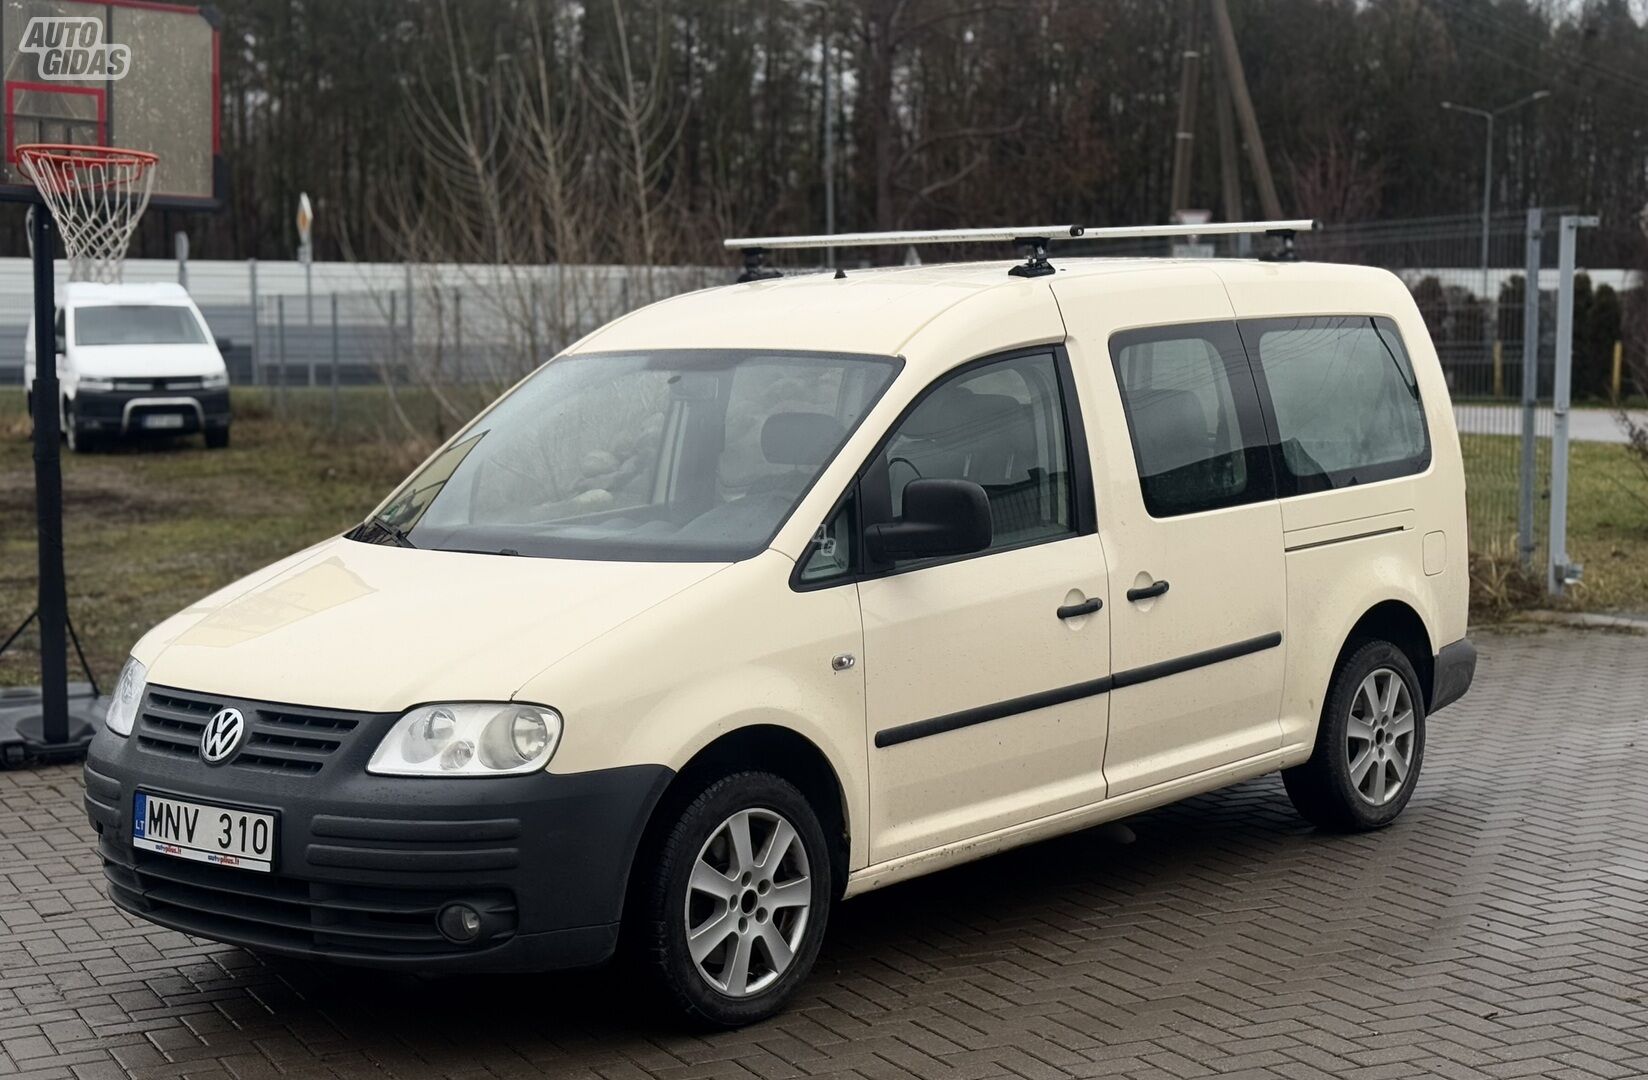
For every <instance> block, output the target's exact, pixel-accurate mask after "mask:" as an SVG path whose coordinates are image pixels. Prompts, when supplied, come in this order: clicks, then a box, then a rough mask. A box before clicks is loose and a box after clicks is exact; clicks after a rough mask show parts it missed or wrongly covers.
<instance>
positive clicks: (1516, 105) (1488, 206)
mask: <svg viewBox="0 0 1648 1080" xmlns="http://www.w3.org/2000/svg"><path fill="white" fill-rule="evenodd" d="M1550 96H1551V92H1550V91H1549V90H1535V91H1534V92H1533V93H1531V94H1529V95H1528V96H1527V97H1525V98H1520V99H1518V100H1516V101H1513V102H1511V103H1510V104H1509V105H1501V106H1500V107H1499V108H1497V109H1478V108H1474V107H1472V106H1470V105H1460V104H1458V103H1457V102H1452V101H1444V102H1443V103H1442V107H1443V108H1444V109H1448V110H1450V111H1452V112H1462V113H1468V114H1469V115H1471V116H1479V117H1481V118H1482V119H1484V120H1486V121H1487V122H1488V140H1487V146H1486V148H1485V149H1484V150H1483V155H1482V302H1483V304H1488V303H1490V302H1491V300H1492V298H1491V297H1489V296H1488V231H1489V229H1490V228H1491V226H1492V214H1493V140H1494V121H1495V120H1496V119H1498V118H1499V117H1501V116H1504V115H1505V114H1506V113H1508V112H1514V111H1515V110H1517V109H1520V108H1522V107H1523V106H1524V105H1532V104H1533V103H1534V102H1536V101H1540V100H1542V99H1544V98H1548V97H1550ZM1529 287H1531V288H1537V287H1538V286H1537V285H1533V284H1530V286H1529Z"/></svg>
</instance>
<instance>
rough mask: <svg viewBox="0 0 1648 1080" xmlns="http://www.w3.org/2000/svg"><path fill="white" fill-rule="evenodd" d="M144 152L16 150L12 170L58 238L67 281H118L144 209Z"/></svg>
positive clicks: (149, 166) (149, 161)
mask: <svg viewBox="0 0 1648 1080" xmlns="http://www.w3.org/2000/svg"><path fill="white" fill-rule="evenodd" d="M159 160H160V158H159V157H158V156H157V155H155V154H151V153H148V152H147V151H143V150H121V149H117V148H115V147H111V146H74V145H69V144H65V143H36V144H33V145H29V146H19V147H18V148H17V167H18V169H19V170H21V171H22V173H23V174H24V175H25V176H27V177H28V178H29V179H30V180H32V181H33V182H34V186H35V188H36V189H37V190H38V191H39V192H40V197H41V198H42V199H44V200H45V203H46V206H47V208H49V209H50V210H51V213H52V217H53V218H55V219H56V221H57V227H58V229H59V231H60V232H62V234H63V250H64V251H66V252H67V253H68V256H69V280H70V281H100V282H104V283H112V282H116V281H119V280H120V269H121V266H122V264H123V263H124V262H125V259H126V246H127V244H129V243H130V242H131V239H132V231H133V230H134V229H136V228H137V223H138V220H139V219H140V218H142V217H143V211H144V210H146V209H148V206H149V192H150V190H151V189H152V188H153V186H154V166H155V163H156V162H157V161H159Z"/></svg>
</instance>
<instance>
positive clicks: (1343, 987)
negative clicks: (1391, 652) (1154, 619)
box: [0, 632, 1648, 1080]
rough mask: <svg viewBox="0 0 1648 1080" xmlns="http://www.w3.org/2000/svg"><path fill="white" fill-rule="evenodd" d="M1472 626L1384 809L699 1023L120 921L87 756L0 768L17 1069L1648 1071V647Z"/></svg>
mask: <svg viewBox="0 0 1648 1080" xmlns="http://www.w3.org/2000/svg"><path fill="white" fill-rule="evenodd" d="M1483 645H1484V648H1483V659H1482V669H1481V671H1480V673H1479V676H1478V682H1477V687H1476V689H1475V691H1474V692H1473V693H1472V695H1471V696H1470V697H1468V698H1467V699H1466V700H1465V701H1464V702H1462V703H1461V704H1460V705H1457V706H1455V707H1454V708H1452V709H1450V710H1448V711H1447V712H1446V713H1445V714H1442V715H1441V716H1439V717H1438V720H1437V723H1436V724H1435V725H1434V726H1433V728H1432V730H1431V745H1430V749H1429V753H1428V755H1427V761H1426V766H1425V773H1424V777H1423V780H1422V781H1421V784H1420V788H1419V792H1418V795H1417V797H1416V798H1415V799H1414V801H1413V803H1412V805H1411V806H1410V807H1409V809H1408V811H1407V813H1406V814H1405V816H1404V817H1403V818H1402V820H1401V821H1400V822H1399V823H1398V824H1397V825H1396V826H1395V827H1393V828H1391V829H1389V830H1386V831H1384V832H1381V833H1378V834H1376V835H1369V836H1358V837H1336V836H1323V835H1318V834H1316V833H1315V832H1313V831H1312V830H1310V829H1309V828H1307V827H1305V826H1303V825H1302V824H1301V823H1300V822H1299V820H1298V819H1297V818H1295V817H1294V816H1293V814H1292V813H1291V811H1290V810H1289V807H1288V804H1287V800H1286V797H1285V795H1284V794H1283V792H1282V787H1281V784H1280V782H1278V781H1277V780H1276V779H1274V778H1269V779H1266V780H1263V781H1259V782H1255V783H1250V784H1245V785H1243V786H1241V787H1239V788H1235V789H1232V790H1230V791H1226V792H1222V793H1220V794H1217V795H1214V796H1210V797H1206V798H1201V799H1197V800H1194V801H1192V802H1189V803H1186V804H1183V805H1181V806H1178V807H1174V808H1171V809H1168V810H1163V811H1159V812H1155V813H1151V814H1147V815H1144V816H1142V817H1139V818H1136V819H1134V820H1133V821H1132V822H1131V825H1132V827H1133V829H1134V830H1136V833H1137V841H1136V842H1134V843H1132V844H1123V843H1121V842H1119V838H1118V837H1116V836H1115V834H1114V832H1113V831H1111V832H1109V833H1107V832H1106V831H1105V830H1098V831H1095V832H1090V833H1086V834H1082V835H1079V836H1075V837H1070V838H1066V839H1063V840H1059V841H1054V842H1051V843H1048V844H1043V845H1041V846H1038V847H1034V848H1030V849H1026V850H1023V851H1019V852H1015V853H1011V854H1008V855H1005V856H1002V857H999V858H996V859H993V860H990V861H988V862H985V863H982V864H977V865H975V866H972V867H967V868H962V869H960V870H956V871H953V872H950V873H947V874H943V875H940V876H938V877H936V878H929V879H927V880H924V881H921V882H916V883H913V884H910V885H905V886H900V887H897V888H894V889H890V890H887V891H885V892H882V893H877V894H873V895H871V896H868V897H864V898H863V899H860V900H857V901H854V902H852V903H850V904H847V905H845V906H844V907H843V908H842V909H840V911H839V912H838V914H837V918H836V919H835V921H834V924H833V926H832V928H831V932H830V936H829V939H828V943H827V944H826V946H825V954H824V957H823V959H822V961H821V963H820V966H819V970H818V972H817V973H816V975H815V976H814V978H813V980H812V983H811V984H810V986H809V987H808V988H807V990H806V991H805V992H804V994H803V996H802V997H801V999H800V1001H799V1002H798V1003H797V1005H796V1007H795V1008H794V1009H793V1011H791V1012H790V1013H789V1014H787V1015H786V1016H784V1017H781V1018H780V1019H778V1020H775V1021H772V1022H769V1023H767V1024H764V1025H761V1026H758V1027H755V1028H751V1029H748V1030H745V1031H741V1032H736V1033H730V1034H726V1035H718V1036H714V1037H710V1038H700V1037H696V1036H691V1035H683V1034H680V1033H679V1032H677V1031H672V1030H670V1029H669V1028H667V1027H665V1026H662V1025H660V1024H658V1023H656V1022H650V1023H648V1022H641V1021H639V1020H637V1019H636V1018H634V1017H633V1016H631V1015H630V1009H629V1001H630V999H631V996H632V995H631V994H630V993H629V992H628V988H627V987H626V986H624V984H623V982H622V980H621V978H619V977H618V976H615V975H612V974H602V975H593V976H591V975H585V976H578V977H556V978H537V979H527V978H521V979H508V980H501V979H500V980H479V979H477V980H462V981H457V980H449V981H430V982H422V981H416V980H410V979H400V978H386V977H382V976H375V975H369V974H345V975H341V976H340V975H338V974H336V973H325V972H319V971H316V970H313V969H310V968H307V967H305V966H302V965H293V966H282V967H279V968H270V967H266V966H264V965H263V964H262V963H260V962H259V961H258V960H256V959H254V958H253V957H251V956H249V955H247V954H245V953H243V952H241V951H239V950H238V949H232V948H226V947H224V946H219V945H211V944H207V943H202V942H195V941H191V940H190V939H188V938H186V937H183V936H182V935H179V934H175V933H171V932H168V931H163V930H159V929H156V928H154V927H151V926H148V925H146V924H140V923H137V922H134V921H132V920H129V919H127V918H126V917H124V916H122V915H121V914H119V913H118V912H116V911H115V910H114V909H113V908H112V907H111V906H110V905H109V904H108V902H107V901H106V900H105V899H104V897H103V893H102V888H101V882H100V876H99V873H98V870H97V866H96V860H95V859H94V857H93V856H92V853H91V847H90V844H89V841H88V836H87V829H86V825H85V822H84V820H83V819H82V817H81V814H80V810H79V808H78V801H79V784H78V778H77V770H74V769H68V768H58V769H46V770H41V771H37V772H22V773H5V774H0V922H3V923H4V927H5V932H4V936H3V938H0V1074H6V1075H12V1074H16V1075H19V1076H26V1077H38V1078H40V1080H47V1078H52V1080H55V1078H58V1077H69V1076H71V1075H72V1076H74V1077H78V1078H79V1080H115V1078H117V1077H119V1076H120V1075H121V1073H122V1072H123V1071H124V1072H125V1073H127V1074H130V1075H131V1076H134V1077H141V1078H149V1077H154V1078H159V1077H175V1076H184V1077H190V1078H196V1077H198V1078H200V1080H218V1078H226V1077H234V1078H236V1080H264V1078H274V1077H341V1078H346V1080H357V1078H358V1080H365V1078H369V1077H370V1078H381V1077H436V1076H444V1077H453V1078H462V1080H469V1078H474V1080H486V1078H492V1077H498V1078H506V1080H507V1078H512V1077H524V1076H539V1075H553V1076H578V1077H593V1076H600V1077H607V1078H612V1080H627V1078H632V1077H649V1076H650V1077H668V1078H686V1077H774V1078H777V1077H791V1076H804V1075H814V1074H817V1075H834V1076H857V1077H866V1078H880V1077H895V1076H920V1077H951V1078H956V1080H971V1078H985V1077H995V1076H1022V1077H1031V1078H1041V1077H1057V1076H1126V1077H1146V1076H1150V1077H1194V1076H1203V1075H1210V1074H1219V1075H1233V1076H1282V1077H1310V1076H1322V1075H1333V1076H1354V1077H1366V1078H1369V1080H1373V1078H1382V1077H1393V1078H1394V1077H1413V1076H1443V1077H1467V1076H1486V1077H1507V1078H1508V1077H1519V1076H1552V1077H1574V1078H1583V1077H1624V1076H1644V1075H1648V775H1645V773H1648V770H1645V768H1644V765H1645V764H1648V639H1644V638H1641V637H1626V636H1619V635H1610V634H1601V633H1593V634H1589V635H1576V634H1572V633H1567V632H1552V633H1548V634H1540V635H1532V636H1526V637H1510V638H1489V639H1487V640H1486V641H1484V642H1483Z"/></svg>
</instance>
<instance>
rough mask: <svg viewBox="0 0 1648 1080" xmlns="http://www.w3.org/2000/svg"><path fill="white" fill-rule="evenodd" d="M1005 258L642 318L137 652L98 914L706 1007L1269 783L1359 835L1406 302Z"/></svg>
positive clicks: (1367, 814)
mask: <svg viewBox="0 0 1648 1080" xmlns="http://www.w3.org/2000/svg"><path fill="white" fill-rule="evenodd" d="M1010 269H1012V267H1010V265H1009V264H1007V263H983V264H968V265H948V266H925V267H914V268H902V269H885V270H865V271H849V272H846V273H844V274H839V275H837V276H836V277H834V278H832V277H829V276H825V275H816V276H806V277H792V278H785V279H781V280H769V281H756V282H752V283H749V284H739V285H733V286H728V287H724V288H717V289H711V290H708V291H704V292H699V293H695V294H691V295H687V296H681V297H678V298H675V299H671V300H666V301H663V302H661V303H658V304H654V305H652V306H651V307H648V308H645V309H643V310H641V311H639V312H636V313H634V314H631V315H629V316H627V317H625V318H622V319H619V320H618V321H616V322H614V323H612V324H610V325H608V326H606V327H605V328H603V329H601V330H599V331H597V332H595V333H593V334H592V335H590V336H589V337H588V338H586V339H584V340H583V341H580V342H579V343H577V344H576V345H575V346H574V347H572V348H571V349H569V350H568V351H567V352H566V353H565V354H563V355H561V356H559V357H558V358H556V359H555V360H553V361H551V362H550V363H548V364H546V365H545V366H544V367H542V368H541V369H539V370H538V371H537V372H536V373H534V374H533V375H532V376H530V377H529V378H527V379H526V380H525V381H523V382H522V383H521V384H520V385H518V386H517V387H516V388H515V389H514V390H512V391H511V392H510V393H508V394H507V395H505V396H504V397H503V398H502V399H501V400H500V401H498V402H497V403H496V404H495V405H494V406H493V407H492V408H491V409H490V410H489V411H487V412H486V413H484V414H483V415H481V416H480V417H479V418H477V419H476V420H475V421H474V422H472V423H471V424H470V425H469V426H468V427H467V428H465V429H464V430H462V431H461V432H459V433H458V434H457V435H455V436H454V437H453V438H452V439H451V440H450V441H449V442H448V443H447V444H446V445H445V446H444V447H443V448H441V449H440V450H439V451H438V452H436V453H435V454H434V455H433V456H432V457H431V458H430V459H429V461H428V462H426V463H425V464H424V465H423V466H422V467H421V468H419V469H418V470H417V471H416V472H415V473H414V474H413V475H412V477H411V478H410V479H409V480H408V481H407V482H406V483H405V485H404V486H402V487H401V488H400V489H399V490H398V491H396V492H395V493H394V494H393V495H391V496H390V497H389V498H388V499H387V500H386V501H385V502H384V504H383V505H382V506H380V507H379V508H378V509H377V510H376V511H374V512H373V513H372V514H371V515H370V516H369V517H368V518H367V520H366V521H364V522H363V523H362V524H361V525H359V526H358V527H356V528H354V529H352V530H350V531H349V532H348V533H346V534H345V535H343V536H340V537H337V538H334V539H331V540H327V541H325V542H324V543H321V544H318V545H316V546H315V547H312V548H310V549H308V550H306V551H302V552H299V553H298V554H296V555H293V556H291V557H290V558H287V559H285V560H284V561H282V562H279V563H276V564H275V565H273V566H270V567H268V568H266V569H264V570H262V571H260V572H258V573H256V574H253V575H252V576H250V577H248V578H246V579H245V580H243V581H240V582H238V583H236V584H234V585H231V586H229V587H227V588H225V589H223V590H222V591H220V592H218V593H216V594H214V595H212V596H209V597H207V598H205V599H204V600H201V601H199V602H198V603H196V604H193V605H191V606H190V607H189V608H187V609H186V610H184V611H182V612H180V613H179V614H177V615H176V616H174V617H172V618H171V619H168V620H167V621H166V622H164V623H162V624H161V625H159V626H158V627H156V628H155V629H154V630H152V631H150V632H149V633H148V634H147V635H145V636H144V637H143V639H142V640H141V641H140V642H139V643H138V644H137V646H136V647H135V648H134V649H133V651H132V657H131V660H130V662H129V663H128V664H127V666H126V668H125V670H124V671H123V673H122V675H121V678H120V683H119V687H118V690H117V692H116V700H115V703H114V705H113V706H112V708H111V709H110V712H109V717H108V724H107V728H106V730H103V731H101V732H100V733H99V734H98V735H97V738H96V740H95V742H94V744H93V746H92V748H91V753H90V759H89V762H88V764H87V766H86V773H85V777H86V809H87V812H88V813H89V815H90V817H91V821H92V822H93V823H94V825H95V826H96V829H97V831H98V833H99V840H98V848H99V851H100V853H101V857H102V859H103V863H104V868H105V873H106V875H107V880H108V884H109V889H110V894H111V896H112V897H113V899H114V901H115V902H116V903H117V904H119V905H120V906H121V907H123V908H125V909H126V910H127V911H130V912H133V913H136V914H138V915H141V916H143V917H144V918H147V919H150V920H152V921H154V922H156V923H159V924H161V925H164V926H169V927H174V928H176V929H179V930H183V931H186V932H188V933H190V934H196V935H199V936H202V937H207V938H214V939H217V940H221V941H226V942H236V943H239V944H242V945H244V946H246V947H248V948H251V949H254V950H261V951H265V952H269V953H277V954H285V955H288V956H296V957H309V958H316V959H322V960H328V961H336V962H342V963H348V964H359V965H375V966H379V967H384V968H397V969H418V970H451V971H459V970H462V971H505V970H542V969H548V968H555V967H570V966H578V965H588V964H594V963H598V962H601V961H604V960H606V959H607V958H608V957H609V956H611V955H613V954H614V952H615V951H616V950H619V949H620V947H622V948H623V949H624V950H626V951H627V952H629V953H630V954H631V955H632V956H633V958H634V959H635V961H636V962H637V963H638V964H639V966H640V967H642V968H643V969H645V970H646V971H648V972H650V974H651V976H652V977H653V979H654V981H655V982H656V984H657V985H658V986H660V987H662V988H663V989H664V990H665V991H666V993H665V997H666V999H667V1000H671V1001H673V1002H674V1003H675V1004H676V1005H678V1006H679V1007H680V1008H681V1009H683V1010H684V1011H685V1012H686V1013H687V1014H688V1015H690V1016H692V1017H694V1018H696V1019H698V1020H700V1021H703V1022H707V1023H710V1024H719V1025H735V1024H741V1023H746V1022H749V1021H751V1020H755V1019H757V1018H760V1017H763V1016H767V1015H770V1014H771V1013H773V1012H774V1011H775V1010H777V1009H778V1008H780V1006H781V1005H782V1004H783V1003H784V1002H785V1000H786V999H788V998H789V997H790V996H791V994H792V993H794V991H795V990H796V988H797V986H798V984H800V983H801V981H802V980H803V979H804V978H805V976H806V974H807V972H808V970H809V968H810V967H811V965H812V963H813V960H814V957H815V956H816V955H817V953H818V949H819V943H820V939H821V938H822V936H823V934H824V931H825V923H826V921H827V918H828V915H829V913H830V909H831V906H832V905H833V904H835V903H836V902H837V901H839V900H842V899H844V898H847V897H852V896H855V895H857V894H860V893H863V892H866V891H868V890H871V889H877V888H880V887H882V886H885V885H890V884H892V883H894V882H897V881H900V880H903V879H906V878H911V877H914V876H916V875H920V874H925V873H929V872H931V871H935V870H939V869H941V868H944V867H947V866H953V865H955V864H957V863H960V862H964V861H966V860H969V859H977V858H980V857H982V856H985V855H988V854H990V853H992V852H996V851H1000V850H1002V849H1004V848H1008V847H1011V846H1014V845H1017V844H1023V843H1027V842H1030V841H1034V840H1039V839H1041V838H1044V837H1049V836H1053V835H1056V834H1059V833H1064V832H1068V831H1070V830H1073V829H1081V828H1085V827H1088V826H1091V825H1094V824H1096V823H1099V822H1103V821H1106V820H1109V819H1113V818H1119V817H1122V816H1124V815H1130V814H1136V813H1138V812H1140V811H1142V810H1145V809H1147V808H1149V807H1153V806H1158V805H1160V804H1163V803H1167V802H1171V801H1173V800H1177V799H1182V798H1185V797H1186V796H1189V795H1194V794H1197V793H1199V792H1205V791H1208V790H1210V789H1213V788H1218V787H1222V786H1224V785H1228V784H1232V783H1235V782H1237V781H1241V780H1246V779H1249V778H1252V777H1256V776H1260V775H1262V774H1265V773H1271V772H1277V771H1281V773H1282V775H1283V777H1284V779H1285V781H1286V787H1287V791H1288V794H1289V795H1290V796H1291V798H1292V799H1293V802H1294V804H1295V805H1296V806H1297V807H1298V809H1299V810H1300V812H1302V813H1303V814H1304V815H1305V817H1306V818H1308V819H1309V820H1311V821H1313V822H1316V823H1317V824H1319V825H1320V826H1322V827H1324V828H1326V829H1368V828H1376V827H1379V826H1382V825H1385V824H1387V823H1389V822H1390V821H1391V820H1392V819H1393V818H1395V817H1396V815H1397V814H1398V813H1400V812H1401V810H1402V808H1403V807H1404V806H1405V805H1406V804H1407V802H1408V800H1409V797H1410V795H1411V794H1412V793H1413V790H1414V785H1415V783H1416V782H1417V780H1418V777H1419V772H1420V766H1421V763H1422V761H1423V758H1424V752H1425V726H1426V723H1427V720H1428V717H1429V716H1430V714H1432V713H1434V712H1435V711H1436V710H1437V709H1440V708H1442V707H1443V706H1445V705H1447V704H1448V703H1450V702H1452V701H1454V700H1455V699H1457V698H1458V697H1459V696H1460V695H1461V694H1463V693H1464V692H1465V690H1466V688H1467V687H1468V686H1469V685H1470V682H1471V678H1472V674H1473V671H1474V668H1475V652H1474V650H1473V649H1472V647H1471V644H1470V643H1469V641H1468V640H1467V639H1466V635H1465V629H1466V626H1465V621H1466V594H1467V579H1466V535H1465V484H1464V475H1463V471H1462V468H1461V461H1460V453H1459V444H1458V439H1457V436H1456V434H1455V430H1454V421H1453V415H1452V412H1451V410H1450V406H1449V401H1448V389H1447V386H1446V384H1445V383H1444V381H1443V374H1442V371H1441V369H1440V367H1439V366H1438V363H1437V357H1436V353H1435V350H1434V349H1433V347H1432V344H1431V341H1430V338H1429V336H1428V335H1427V333H1426V330H1425V324H1424V322H1423V320H1422V319H1421V318H1420V315H1419V312H1418V310H1417V309H1416V308H1415V306H1414V303H1413V301H1412V299H1410V297H1409V295H1408V291H1407V289H1406V288H1404V287H1403V285H1402V283H1401V282H1400V281H1398V280H1397V279H1396V278H1395V277H1393V276H1392V275H1390V274H1388V273H1384V272H1382V271H1377V270H1370V269H1364V268H1358V267H1348V266H1327V265H1307V264H1297V263H1267V262H1258V261H1253V262H1245V261H1211V260H1210V261H1202V262H1190V261H1171V260H1169V261H1151V260H1115V259H1060V260H1059V262H1058V271H1057V273H1045V274H1042V276H1030V277H1024V276H1014V275H1011V274H1010V273H1009V270H1010Z"/></svg>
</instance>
